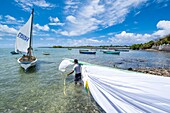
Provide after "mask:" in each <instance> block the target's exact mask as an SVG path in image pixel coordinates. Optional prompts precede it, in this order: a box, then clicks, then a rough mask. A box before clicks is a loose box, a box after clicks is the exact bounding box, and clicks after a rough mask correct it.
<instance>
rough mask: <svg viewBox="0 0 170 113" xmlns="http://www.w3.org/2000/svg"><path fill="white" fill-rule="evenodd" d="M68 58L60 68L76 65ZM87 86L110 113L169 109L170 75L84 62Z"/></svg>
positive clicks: (166, 111)
mask: <svg viewBox="0 0 170 113" xmlns="http://www.w3.org/2000/svg"><path fill="white" fill-rule="evenodd" d="M73 62H74V60H73V59H64V60H63V61H62V62H61V63H60V65H59V70H60V71H63V72H64V71H65V69H66V68H67V67H68V66H69V65H73V64H74V63H73ZM79 63H80V64H81V67H82V68H81V69H82V70H81V72H82V80H83V83H84V87H85V89H86V90H87V91H88V92H89V93H90V94H91V96H93V98H94V100H95V101H96V102H97V103H98V105H99V106H100V107H101V108H102V109H103V110H104V111H105V112H106V113H169V112H170V96H169V95H170V90H167V89H170V78H169V77H162V76H156V75H150V74H145V73H139V72H132V71H127V70H121V69H116V68H109V67H104V66H99V65H94V64H89V63H86V62H80V61H79Z"/></svg>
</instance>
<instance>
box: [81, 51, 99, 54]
mask: <svg viewBox="0 0 170 113" xmlns="http://www.w3.org/2000/svg"><path fill="white" fill-rule="evenodd" d="M80 53H81V54H96V52H95V51H93V52H92V51H80Z"/></svg>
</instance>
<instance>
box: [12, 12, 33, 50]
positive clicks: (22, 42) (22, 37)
mask: <svg viewBox="0 0 170 113" xmlns="http://www.w3.org/2000/svg"><path fill="white" fill-rule="evenodd" d="M31 21H32V14H31V16H30V18H29V20H28V21H27V23H26V24H25V25H24V26H23V27H22V28H21V29H20V30H19V31H18V33H17V36H16V43H15V52H18V51H20V52H26V53H27V52H28V51H27V49H28V48H29V44H30V32H31Z"/></svg>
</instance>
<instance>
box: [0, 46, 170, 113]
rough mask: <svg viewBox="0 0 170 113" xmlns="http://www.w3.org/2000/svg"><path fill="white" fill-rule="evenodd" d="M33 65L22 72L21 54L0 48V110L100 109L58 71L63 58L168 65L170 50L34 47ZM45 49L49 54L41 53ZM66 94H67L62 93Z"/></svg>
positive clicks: (110, 63)
mask: <svg viewBox="0 0 170 113" xmlns="http://www.w3.org/2000/svg"><path fill="white" fill-rule="evenodd" d="M36 50H37V51H34V55H35V56H36V57H37V58H38V63H37V65H36V67H35V68H31V69H30V71H29V72H27V73H25V72H24V70H23V69H21V68H20V66H19V64H18V63H17V59H18V58H19V57H20V56H21V55H11V54H10V52H11V51H13V49H4V48H3V49H2V48H1V49H0V65H1V66H0V112H14V113H18V112H50V113H51V112H80V111H81V112H103V110H102V109H101V108H100V107H99V106H98V105H97V104H96V103H95V101H94V100H93V98H91V97H90V96H89V95H88V93H87V92H86V91H85V89H84V88H83V87H82V86H77V87H75V85H74V82H73V78H74V77H73V76H69V77H68V78H67V79H66V85H64V79H65V75H66V73H68V72H69V71H70V70H71V68H72V67H69V69H68V70H67V72H65V73H62V72H60V71H58V66H59V64H60V62H61V61H62V59H63V58H73V59H74V58H77V59H79V60H81V61H85V62H89V63H93V64H98V65H103V66H109V67H115V66H116V67H118V68H122V69H127V68H130V67H131V68H138V67H158V68H159V67H161V68H162V67H164V68H170V53H165V52H147V51H130V52H121V53H120V55H109V54H103V53H102V52H99V51H97V54H96V55H84V54H79V52H78V51H79V50H78V49H72V50H68V49H54V48H36ZM42 52H48V53H50V55H43V54H42ZM64 93H66V95H65V94H64Z"/></svg>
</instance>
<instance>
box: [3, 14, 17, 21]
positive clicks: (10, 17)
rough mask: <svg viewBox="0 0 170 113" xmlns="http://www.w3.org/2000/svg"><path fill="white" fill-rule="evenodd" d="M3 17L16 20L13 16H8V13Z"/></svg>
mask: <svg viewBox="0 0 170 113" xmlns="http://www.w3.org/2000/svg"><path fill="white" fill-rule="evenodd" d="M5 18H6V19H7V20H12V21H16V19H15V18H14V17H12V16H10V15H6V16H5Z"/></svg>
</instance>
